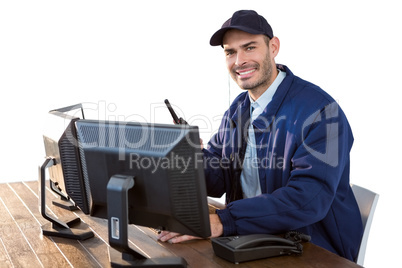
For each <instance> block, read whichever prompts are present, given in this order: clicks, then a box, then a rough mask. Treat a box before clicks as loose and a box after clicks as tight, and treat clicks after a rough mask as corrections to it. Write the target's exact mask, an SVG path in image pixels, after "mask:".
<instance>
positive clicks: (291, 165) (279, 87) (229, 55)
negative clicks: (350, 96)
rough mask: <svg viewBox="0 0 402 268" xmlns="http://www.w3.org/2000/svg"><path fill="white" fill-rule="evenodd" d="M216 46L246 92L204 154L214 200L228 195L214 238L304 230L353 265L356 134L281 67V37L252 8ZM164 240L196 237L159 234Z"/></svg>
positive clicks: (357, 230)
mask: <svg viewBox="0 0 402 268" xmlns="http://www.w3.org/2000/svg"><path fill="white" fill-rule="evenodd" d="M210 44H211V45H212V46H222V47H223V50H224V53H225V56H226V64H227V68H228V71H229V73H230V74H231V76H232V78H233V80H234V81H235V82H236V83H237V84H238V85H239V87H240V88H242V89H244V90H245V92H243V93H241V94H240V95H239V96H238V97H237V98H236V99H235V100H234V101H233V103H232V104H231V106H230V107H229V109H228V110H227V111H226V113H225V115H224V117H223V119H222V122H221V126H220V129H219V130H218V132H217V134H216V135H215V136H213V137H212V139H211V140H210V141H209V143H208V147H207V148H205V149H203V152H204V162H205V167H206V168H205V174H206V183H207V190H208V195H209V196H213V197H221V196H222V195H223V194H226V208H225V209H221V210H217V211H216V214H213V215H211V216H210V219H211V230H212V237H217V236H221V235H224V236H230V235H236V234H237V235H242V234H253V233H255V234H257V233H267V234H281V233H285V232H287V231H298V232H302V233H305V234H308V235H310V236H311V242H313V243H315V244H317V245H319V246H321V247H324V248H326V249H328V250H330V251H332V252H334V253H336V254H339V255H340V256H343V257H345V258H348V259H350V260H355V258H356V255H357V252H358V249H359V244H360V240H361V237H362V222H361V218H360V212H359V208H358V206H357V203H356V200H355V197H354V195H353V192H352V190H351V188H350V182H349V170H350V157H349V153H350V150H351V148H352V144H353V135H352V131H351V128H350V126H349V123H348V121H347V119H346V116H345V114H344V113H343V111H342V110H341V108H340V107H339V106H338V104H337V103H336V102H335V101H334V99H333V98H332V97H331V96H329V95H328V94H327V93H326V92H325V91H323V90H322V89H321V88H319V87H318V86H316V85H314V84H312V83H310V82H307V81H305V80H303V79H301V78H299V77H297V76H295V75H293V73H292V72H291V71H290V70H289V68H288V67H286V66H284V65H279V64H276V63H275V57H276V56H277V55H278V53H279V48H280V42H279V39H278V38H277V37H275V36H274V35H273V31H272V28H271V26H270V25H269V24H268V22H267V21H266V20H265V18H263V17H262V16H260V15H259V14H257V13H256V12H255V11H252V10H240V11H237V12H235V13H234V14H233V16H232V17H231V18H230V19H228V20H227V21H226V22H225V23H224V24H223V25H222V27H221V29H219V30H218V31H217V32H216V33H215V34H214V35H213V36H212V38H211V40H210ZM217 162H219V163H220V165H218V166H217V165H216V163H217ZM278 163H280V164H278ZM159 239H160V240H161V241H170V242H172V243H177V242H181V241H185V240H189V239H193V237H189V236H181V235H179V234H176V233H169V232H162V234H161V235H160V236H159Z"/></svg>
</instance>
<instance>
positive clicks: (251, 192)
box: [240, 70, 286, 198]
mask: <svg viewBox="0 0 402 268" xmlns="http://www.w3.org/2000/svg"><path fill="white" fill-rule="evenodd" d="M278 71H279V73H278V75H277V76H276V78H275V80H274V82H273V83H272V84H271V86H270V87H269V88H268V89H267V90H265V92H264V93H263V94H262V95H261V96H260V97H259V98H258V99H257V100H256V101H253V99H251V97H250V95H249V98H250V114H251V121H250V126H249V128H248V139H247V148H246V153H245V155H244V162H243V170H242V173H241V176H240V181H241V186H242V189H243V198H249V197H254V196H257V195H260V194H261V185H260V177H259V175H258V166H259V163H258V158H257V150H256V146H255V135H254V127H253V124H252V122H253V121H254V120H255V119H256V118H257V117H258V116H259V115H260V114H261V113H262V112H263V111H264V109H265V108H266V107H267V105H268V104H269V103H270V102H271V100H272V97H273V96H274V94H275V92H276V90H277V89H278V87H279V85H280V84H281V83H282V81H283V79H285V77H286V73H285V72H282V71H281V70H278Z"/></svg>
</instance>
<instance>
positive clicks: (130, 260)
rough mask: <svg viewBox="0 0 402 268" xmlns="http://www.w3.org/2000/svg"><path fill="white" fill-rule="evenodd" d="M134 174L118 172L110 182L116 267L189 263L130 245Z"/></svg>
mask: <svg viewBox="0 0 402 268" xmlns="http://www.w3.org/2000/svg"><path fill="white" fill-rule="evenodd" d="M133 186H134V177H133V176H126V175H114V176H112V177H111V178H110V180H109V183H108V185H107V211H108V212H107V213H108V230H109V244H110V246H111V248H110V250H109V256H110V262H111V266H112V267H159V266H161V267H181V268H184V267H187V263H186V261H185V260H184V259H183V258H181V257H163V258H147V257H146V256H144V255H142V254H141V253H139V252H137V251H135V250H133V249H132V248H130V246H129V245H128V223H129V220H128V191H129V190H130V189H131V188H132V187H133Z"/></svg>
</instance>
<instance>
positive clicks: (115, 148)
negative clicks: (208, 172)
mask: <svg viewBox="0 0 402 268" xmlns="http://www.w3.org/2000/svg"><path fill="white" fill-rule="evenodd" d="M73 125H74V127H73V128H72V129H73V130H74V132H75V135H74V138H76V139H77V140H78V147H75V152H74V154H69V157H68V161H71V162H75V165H63V162H64V161H67V160H64V159H63V157H61V158H60V163H57V161H56V162H55V163H54V164H56V165H57V164H61V168H62V173H63V174H67V173H69V172H71V171H73V170H74V171H76V172H78V173H79V174H80V175H79V176H75V177H74V178H73V177H71V176H63V179H64V181H65V184H68V182H67V181H68V180H74V181H76V180H81V183H80V184H77V183H76V184H75V185H81V186H79V189H76V190H74V191H72V193H73V194H78V195H80V196H81V197H75V198H77V199H80V200H81V201H83V202H84V203H86V204H78V206H79V207H80V208H81V207H82V208H85V207H87V208H88V209H87V210H85V209H82V210H83V211H84V213H89V214H90V215H92V216H95V217H101V218H107V219H108V220H109V222H108V224H109V226H108V227H109V243H110V244H111V246H112V247H114V248H116V249H117V250H119V251H120V252H121V253H122V256H123V258H121V259H122V262H123V263H125V264H129V265H130V264H133V263H130V262H128V263H127V261H129V260H134V259H137V260H136V262H137V261H138V259H140V260H139V261H140V262H141V265H143V264H144V263H147V262H150V263H151V264H152V265H155V263H153V261H152V260H146V259H145V260H144V257H143V256H142V255H141V254H139V253H137V252H134V251H133V250H132V249H130V248H129V246H128V242H127V224H137V225H142V226H147V227H152V228H156V229H160V230H170V231H175V232H178V233H183V234H189V235H194V236H199V237H209V236H210V234H211V232H210V225H209V211H208V203H207V194H206V186H205V180H204V170H203V161H202V151H201V149H200V140H199V133H198V128H197V127H195V126H190V125H163V124H146V123H134V122H115V121H99V120H84V119H77V120H74V122H73ZM72 140H73V141H74V140H75V139H72ZM67 147H69V148H68V149H69V150H71V148H70V147H71V146H67ZM59 150H61V151H60V155H62V154H63V152H62V151H63V150H64V148H61V147H59ZM77 152H78V154H77ZM47 166H52V163H51V164H47ZM45 168H46V165H42V170H43V169H45ZM70 169H72V170H70ZM77 169H78V170H77ZM81 187H82V189H81ZM70 197H71V196H70ZM71 198H72V199H74V198H73V197H71ZM120 257H121V256H120ZM169 261H170V258H168V259H167V260H158V261H157V262H161V263H169ZM117 262H119V260H117ZM178 263H182V261H180V260H179V261H176V262H175V261H173V266H175V265H176V264H178ZM177 266H180V265H177Z"/></svg>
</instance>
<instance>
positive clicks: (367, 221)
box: [351, 184, 379, 266]
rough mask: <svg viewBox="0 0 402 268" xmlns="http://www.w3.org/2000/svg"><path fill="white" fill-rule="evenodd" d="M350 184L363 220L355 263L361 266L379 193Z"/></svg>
mask: <svg viewBox="0 0 402 268" xmlns="http://www.w3.org/2000/svg"><path fill="white" fill-rule="evenodd" d="M351 186H352V190H353V193H354V195H355V197H356V201H357V204H358V206H359V210H360V215H361V217H362V222H363V237H362V240H361V243H360V248H359V253H358V255H357V260H356V263H357V264H359V265H362V266H363V264H364V256H365V254H366V247H367V240H368V236H369V233H370V227H371V222H372V221H373V217H374V211H375V208H376V206H377V202H378V198H379V194H377V193H374V192H372V191H370V190H367V189H365V188H363V187H360V186H358V185H355V184H351Z"/></svg>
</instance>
